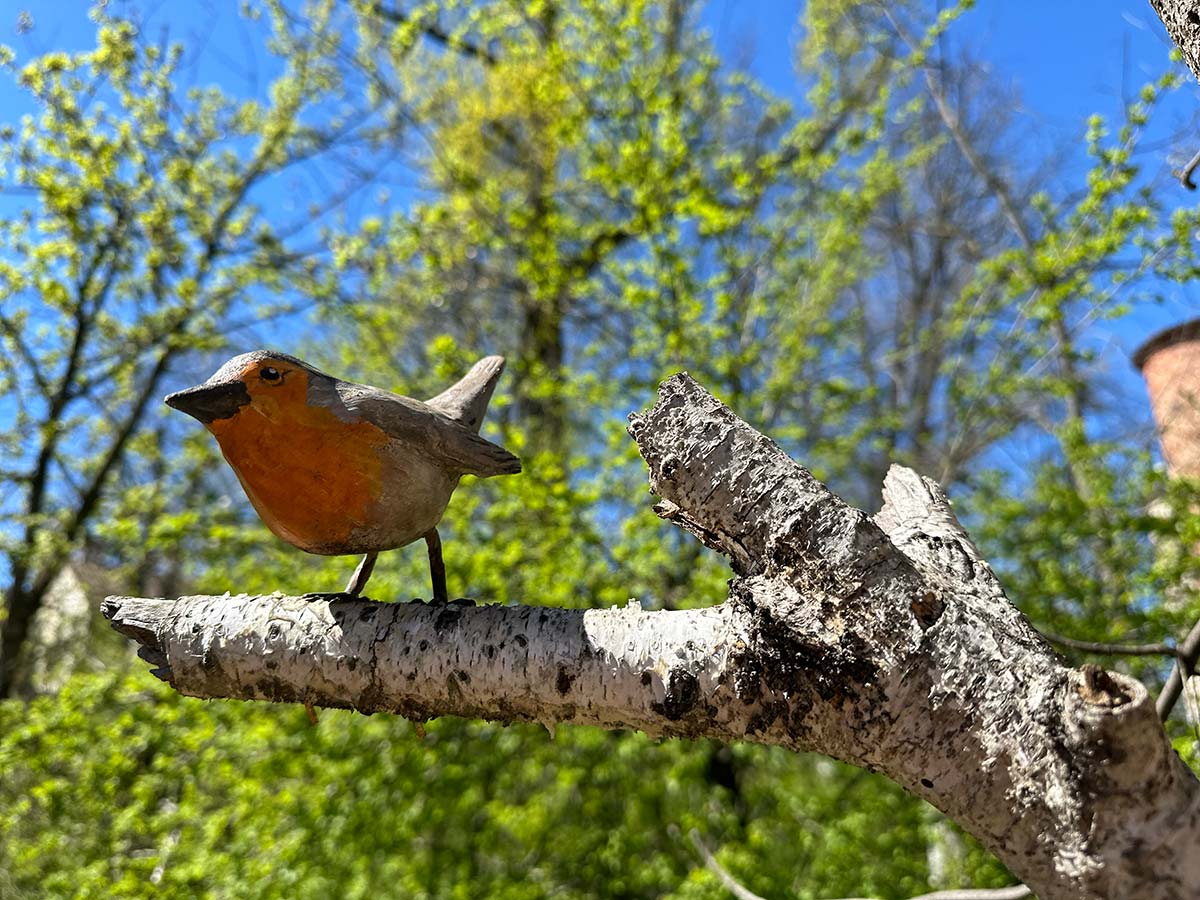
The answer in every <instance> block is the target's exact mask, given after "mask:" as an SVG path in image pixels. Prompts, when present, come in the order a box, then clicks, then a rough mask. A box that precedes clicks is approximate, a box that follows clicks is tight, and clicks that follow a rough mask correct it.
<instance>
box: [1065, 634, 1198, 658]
mask: <svg viewBox="0 0 1200 900" xmlns="http://www.w3.org/2000/svg"><path fill="white" fill-rule="evenodd" d="M1042 637H1044V638H1045V639H1046V640H1048V641H1049V642H1050V643H1052V644H1058V645H1059V646H1062V647H1069V648H1071V649H1072V650H1080V651H1082V652H1083V653H1097V654H1100V655H1103V656H1170V657H1172V658H1174V656H1175V655H1176V652H1177V651H1176V649H1175V648H1174V647H1172V646H1171V645H1170V644H1162V643H1159V644H1105V643H1101V642H1099V641H1079V640H1076V639H1075V638H1069V637H1063V636H1061V635H1058V634H1050V633H1049V632H1046V631H1043V632H1042Z"/></svg>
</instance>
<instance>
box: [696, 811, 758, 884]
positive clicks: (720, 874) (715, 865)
mask: <svg viewBox="0 0 1200 900" xmlns="http://www.w3.org/2000/svg"><path fill="white" fill-rule="evenodd" d="M688 837H689V838H691V841H692V846H693V847H695V848H696V852H697V853H699V854H700V858H701V859H702V860H704V865H706V866H708V870H709V871H710V872H712V873H713V874H714V875H716V876H717V878H718V879H720V881H721V884H723V885H725V890H727V891H729V893H731V894H733V896H735V897H737V898H738V900H766V898H765V897H760V896H759V895H758V894H756V893H754V891H752V890H750V889H749V888H748V887H746V886H745V885H743V884H742V883H741V882H739V881H738V880H737V879H736V878H734V877H733V876H732V875H730V874H729V872H727V871H726V870H725V867H724V866H722V865H721V864H720V863H719V862H717V858H716V857H715V856H713V855H712V851H711V850H709V849H708V847H706V846H705V845H704V841H703V840H701V838H700V832H699V831H697V830H696V829H695V828H693V829H692V830H691V831H689V832H688Z"/></svg>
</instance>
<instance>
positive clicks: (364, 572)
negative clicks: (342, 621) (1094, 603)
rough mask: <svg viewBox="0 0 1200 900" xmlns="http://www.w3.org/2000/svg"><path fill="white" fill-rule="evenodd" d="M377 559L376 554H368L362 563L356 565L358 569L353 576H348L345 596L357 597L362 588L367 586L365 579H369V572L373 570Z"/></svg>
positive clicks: (377, 555)
mask: <svg viewBox="0 0 1200 900" xmlns="http://www.w3.org/2000/svg"><path fill="white" fill-rule="evenodd" d="M378 558H379V554H378V553H368V554H367V555H366V556H364V557H363V558H362V562H360V563H359V564H358V568H357V569H355V570H354V574H353V575H351V576H350V581H349V583H348V584H347V585H346V593H347V594H349V595H350V596H352V597H357V596H358V595H359V594H361V593H362V590H363V588H365V587H366V586H367V579H368V578H370V577H371V572H372V571H373V570H374V568H375V560H376V559H378Z"/></svg>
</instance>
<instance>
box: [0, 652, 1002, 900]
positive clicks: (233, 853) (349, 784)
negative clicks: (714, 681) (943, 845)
mask: <svg viewBox="0 0 1200 900" xmlns="http://www.w3.org/2000/svg"><path fill="white" fill-rule="evenodd" d="M426 728H427V736H426V737H425V738H424V739H421V738H418V737H417V736H416V734H415V732H414V730H413V728H412V727H411V726H410V725H408V724H407V723H406V722H404V721H403V720H400V719H395V718H392V717H387V716H379V717H374V718H366V717H363V716H358V715H355V714H351V713H344V712H338V711H332V710H330V711H324V712H322V713H321V716H320V723H319V725H318V726H317V727H316V728H313V727H311V726H310V725H309V723H308V720H307V719H306V718H305V716H304V713H303V711H302V710H300V709H297V708H281V707H271V706H267V705H258V704H255V705H252V706H246V705H244V704H238V703H231V702H215V703H201V702H198V701H194V700H190V699H187V698H183V697H179V696H178V695H175V694H174V693H172V692H171V691H169V690H168V689H166V688H164V687H160V686H150V685H148V684H147V681H146V679H145V678H144V677H143V676H141V675H139V676H136V677H133V678H128V679H119V678H113V677H101V676H89V677H80V678H77V679H76V680H74V681H73V682H71V683H69V684H68V685H67V687H66V688H65V689H64V690H63V691H62V693H61V694H59V695H58V696H56V697H45V698H41V699H38V700H35V701H33V702H32V703H31V704H30V705H29V706H28V707H22V706H19V705H16V704H11V703H10V704H5V705H3V706H0V766H3V768H4V771H5V773H6V777H5V778H4V779H3V781H2V782H0V834H3V835H4V837H5V839H4V840H3V841H0V898H5V900H8V898H41V897H54V898H60V897H62V898H68V897H70V898H85V897H96V896H104V897H113V898H133V897H147V898H149V897H161V896H188V897H211V898H221V900H234V898H239V897H245V898H254V900H267V898H273V897H278V898H297V900H301V898H324V897H329V896H339V897H346V898H368V897H378V896H403V897H412V898H423V897H463V898H470V897H497V898H513V900H520V898H540V897H551V896H553V897H568V898H572V897H575V898H580V900H584V898H605V897H612V898H616V897H678V898H681V900H682V898H713V900H716V898H719V897H721V896H722V893H721V889H720V888H718V886H717V883H716V881H715V879H714V878H713V876H712V875H711V874H710V873H708V872H707V871H706V870H705V869H704V867H703V865H702V864H700V862H699V861H698V859H697V857H696V855H695V853H694V852H693V850H692V849H691V847H690V844H689V843H688V842H687V841H686V840H685V839H682V838H681V837H680V834H681V833H682V834H686V833H688V832H689V831H691V830H692V829H696V830H697V831H699V832H700V833H701V834H703V835H705V836H706V839H707V840H709V841H711V842H712V843H714V844H717V843H721V844H724V847H723V848H722V849H721V850H720V856H721V858H722V860H723V862H724V864H725V865H727V866H728V867H729V868H730V869H731V870H733V871H734V872H737V873H739V875H742V876H744V877H745V878H746V880H747V883H748V884H750V885H752V886H753V887H755V888H756V889H759V890H762V891H763V892H765V893H768V894H772V893H773V894H776V895H784V894H788V895H791V894H794V895H795V896H798V897H820V896H828V895H830V894H831V893H833V894H838V893H850V892H852V891H855V890H858V891H863V890H869V891H872V892H879V894H880V895H881V896H897V897H898V896H904V895H906V894H907V893H911V892H913V891H916V890H919V889H921V888H923V887H924V886H925V884H926V864H925V857H924V853H925V846H926V842H927V840H928V839H929V838H930V836H931V833H930V831H929V829H930V826H931V824H932V822H933V817H932V816H931V814H930V812H929V811H928V810H927V809H922V808H921V807H919V806H916V805H914V804H913V803H912V802H911V801H910V800H908V799H907V798H905V797H904V795H903V793H902V792H900V791H899V790H898V789H896V788H894V787H887V786H883V785H879V784H878V783H877V782H876V781H875V780H873V779H871V778H869V777H868V776H866V775H864V774H863V773H846V772H845V770H844V768H843V767H840V766H838V765H836V764H834V763H831V762H829V761H824V760H819V759H816V758H807V757H798V756H796V755H795V754H791V753H787V752H785V751H766V750H764V749H763V748H751V747H739V748H736V749H735V751H734V752H735V755H736V756H737V757H738V765H739V766H740V767H742V768H744V769H745V771H746V772H747V773H748V774H747V776H746V778H745V782H744V785H743V786H742V797H743V799H742V801H741V802H742V803H743V804H744V818H745V819H746V820H747V822H748V823H749V824H748V825H743V824H741V823H739V821H738V817H737V816H736V815H735V814H734V812H733V806H732V804H731V802H730V800H731V798H730V796H729V794H728V791H727V790H726V789H724V788H721V787H713V786H711V785H709V784H708V783H707V782H706V769H707V768H708V767H709V766H711V764H712V763H711V759H710V755H711V751H712V750H713V749H714V748H712V747H710V746H708V745H707V744H705V743H699V744H691V743H685V742H680V741H667V742H663V743H654V742H652V741H649V740H647V739H646V738H644V737H642V736H639V735H622V734H608V733H605V732H602V731H599V730H596V729H589V728H571V727H564V728H563V729H561V730H560V731H559V732H558V734H557V736H556V737H553V738H552V737H550V736H549V735H547V734H546V732H545V731H544V730H542V729H541V728H539V727H536V726H519V727H511V728H504V727H500V726H496V725H490V724H486V723H478V722H462V721H451V720H442V721H437V722H434V723H430V724H429V725H427V726H426ZM868 799H869V801H870V802H869V805H867V801H868ZM839 814H844V815H845V818H844V819H842V820H841V821H840V822H837V821H836V817H837V816H838V815H839ZM880 820H885V821H887V822H888V823H889V827H888V828H886V829H880V828H878V827H877V824H878V822H879V821H880ZM825 823H833V824H829V825H827V824H825ZM782 846H787V847H789V848H791V849H790V850H789V856H790V859H789V860H788V862H787V864H786V865H780V866H775V865H764V864H763V863H764V861H765V860H769V859H770V858H771V856H772V854H773V852H774V849H773V848H778V847H782ZM892 859H894V860H895V861H896V864H897V867H891V868H887V869H886V870H885V869H881V868H879V867H880V861H884V860H892ZM68 860H73V861H75V862H73V863H68V862H67V861H68ZM983 860H984V857H983V855H982V854H981V852H980V851H979V850H978V849H973V850H971V851H969V853H967V854H966V856H965V857H964V858H963V863H962V864H963V865H964V866H966V867H967V868H968V870H969V871H970V874H971V875H972V876H981V877H990V878H991V879H992V880H995V879H996V878H997V877H998V876H999V877H1002V875H1001V872H1000V870H998V868H997V867H996V866H995V864H994V863H992V864H987V863H984V862H983ZM981 866H982V868H980V867H981ZM873 870H874V871H879V872H880V874H879V875H878V876H870V875H868V876H867V877H866V879H865V880H864V877H863V874H862V873H864V872H870V871H873ZM885 871H886V874H884V872H885Z"/></svg>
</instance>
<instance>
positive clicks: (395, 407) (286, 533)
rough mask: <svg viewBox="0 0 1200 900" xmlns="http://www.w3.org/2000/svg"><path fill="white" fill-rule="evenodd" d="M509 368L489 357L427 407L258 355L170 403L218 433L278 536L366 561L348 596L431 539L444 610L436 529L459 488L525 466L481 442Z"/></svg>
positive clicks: (282, 357) (286, 359)
mask: <svg viewBox="0 0 1200 900" xmlns="http://www.w3.org/2000/svg"><path fill="white" fill-rule="evenodd" d="M503 369H504V358H503V357H500V356H489V357H486V358H485V359H481V360H480V361H479V362H477V363H476V364H475V365H474V366H473V367H472V368H471V371H470V372H468V373H467V374H466V376H465V377H464V378H463V379H462V380H461V381H459V382H458V383H457V384H455V385H454V386H453V387H451V388H449V389H448V390H446V391H444V392H442V393H441V394H438V395H437V396H436V397H434V398H433V399H431V400H427V401H425V402H424V403H422V402H421V401H420V400H413V399H411V398H409V397H402V396H400V395H399V394H393V393H390V392H389V391H384V390H380V389H379V388H375V387H369V386H367V385H363V384H354V383H353V382H349V381H342V380H340V379H338V378H334V377H333V376H332V375H326V374H325V373H324V372H322V371H320V370H318V369H315V368H313V367H312V366H310V365H309V364H308V363H306V362H304V361H302V360H299V359H297V358H296V357H294V356H288V355H287V354H286V353H275V352H272V351H267V350H255V351H253V352H252V353H243V354H242V355H241V356H235V357H234V358H233V359H231V360H229V362H227V363H225V365H223V366H221V368H220V369H219V370H217V372H216V374H215V375H213V376H212V377H211V378H209V379H208V381H206V382H204V383H203V384H200V385H197V386H196V387H192V388H188V389H187V390H185V391H179V392H178V393H174V394H171V395H170V396H169V397H167V398H166V404H167V405H168V406H170V407H172V408H173V409H178V410H180V411H181V412H185V413H187V414H188V415H190V416H193V417H194V418H196V419H199V420H200V421H201V422H202V423H203V424H204V427H205V428H207V429H208V430H209V431H211V432H212V433H213V435H214V436H215V437H216V439H217V443H218V444H219V445H220V447H221V453H222V454H224V456H225V460H226V461H227V462H228V463H229V465H230V466H231V467H232V468H233V471H234V472H235V473H236V474H237V477H238V480H239V481H240V482H241V483H242V487H243V488H244V489H245V491H246V496H247V497H249V498H250V503H251V504H252V505H253V506H254V509H255V510H256V511H257V512H258V514H259V516H260V517H261V518H262V520H263V522H265V523H266V525H267V527H268V528H270V529H271V531H273V532H274V533H275V534H276V535H277V536H278V537H280V538H282V539H283V540H285V541H287V542H288V543H289V544H292V545H293V546H296V547H299V548H300V549H301V550H305V551H307V552H309V553H318V554H321V555H324V556H340V555H342V554H351V553H353V554H358V553H362V554H365V555H364V556H363V558H362V561H361V562H360V563H359V564H358V568H357V569H355V571H354V575H353V577H351V579H350V582H349V584H347V585H346V593H348V594H353V595H357V594H359V593H361V592H362V590H363V588H364V587H365V586H366V583H367V579H368V578H370V576H371V570H372V569H373V568H374V566H375V559H376V558H377V557H378V555H379V553H380V552H381V551H383V550H393V549H395V548H397V547H403V546H405V545H407V544H411V543H412V542H413V541H415V540H417V539H418V538H422V537H423V538H424V539H425V543H426V545H427V546H428V549H429V570H430V575H431V577H432V580H433V596H434V599H435V600H439V601H442V602H445V601H446V599H447V593H446V569H445V565H444V563H443V561H442V544H441V539H440V538H439V537H438V532H437V524H438V522H439V521H440V520H441V518H442V514H443V513H444V512H445V511H446V505H447V504H448V503H449V502H450V495H451V494H452V493H453V492H454V488H455V487H457V486H458V480H459V479H460V478H461V477H462V476H463V475H478V476H479V477H481V478H486V477H488V476H491V475H514V474H516V473H517V472H520V471H521V461H520V460H519V459H517V458H516V457H515V456H513V455H512V454H511V453H509V452H508V451H507V450H505V449H504V448H503V447H500V446H497V445H496V444H493V443H492V442H491V441H488V440H485V439H484V438H481V437H480V436H479V426H480V423H481V422H482V421H483V415H484V412H486V410H487V405H488V401H489V400H490V399H491V397H492V390H493V389H494V388H495V386H496V380H497V379H498V378H499V377H500V372H501V371H502V370H503Z"/></svg>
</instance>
